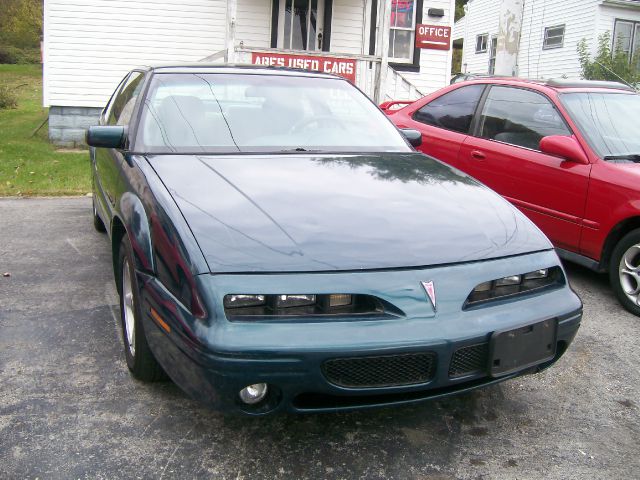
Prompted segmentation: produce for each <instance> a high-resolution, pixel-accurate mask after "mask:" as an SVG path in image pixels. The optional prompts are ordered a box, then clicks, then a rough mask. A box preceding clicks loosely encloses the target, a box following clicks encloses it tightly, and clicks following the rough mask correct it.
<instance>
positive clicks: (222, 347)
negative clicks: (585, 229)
mask: <svg viewBox="0 0 640 480" xmlns="http://www.w3.org/2000/svg"><path fill="white" fill-rule="evenodd" d="M557 264H558V261H557V257H556V256H555V254H554V253H553V252H541V253H537V254H531V255H524V256H519V257H513V258H509V259H501V260H492V261H489V262H477V263H473V264H465V265H458V266H448V267H441V268H432V269H418V270H407V271H393V272H359V273H353V274H311V275H305V274H292V275H275V276H272V275H236V276H234V275H225V276H206V278H202V279H200V281H201V282H204V285H201V287H202V288H201V290H202V291H203V292H215V293H216V295H218V300H219V298H222V296H224V294H226V293H230V292H239V291H246V292H252V293H253V292H257V291H259V292H264V293H275V292H278V291H279V292H289V293H294V292H292V291H291V287H290V285H296V287H295V288H296V289H299V290H296V293H298V292H300V293H301V292H318V293H329V292H334V293H335V292H349V293H358V292H359V291H362V292H367V293H372V294H375V295H378V296H381V297H383V298H384V299H385V300H388V301H390V302H391V303H393V304H394V305H397V306H398V307H399V308H401V309H402V311H403V312H404V313H405V316H403V317H398V318H391V319H381V320H373V321H348V320H347V319H341V321H323V322H319V321H315V322H302V321H296V322H292V321H288V322H230V321H228V320H227V319H226V318H225V317H224V313H223V312H222V313H221V311H220V309H221V305H220V302H219V301H218V302H216V299H215V298H206V304H207V305H209V306H212V312H211V313H212V315H211V318H210V319H208V320H206V321H202V320H197V319H194V318H192V317H191V316H190V315H189V314H188V311H187V310H186V309H184V308H182V307H181V306H180V305H179V304H177V303H176V301H175V299H173V297H171V296H170V294H169V293H168V292H167V291H166V290H165V289H164V288H163V287H162V285H161V284H160V283H159V282H157V280H155V278H153V277H145V276H144V275H142V274H140V277H139V280H140V282H139V284H140V285H142V292H141V293H142V298H143V312H149V311H150V308H154V309H155V310H156V311H158V312H160V313H161V315H162V316H163V318H164V319H165V321H166V322H167V324H169V325H170V326H171V331H170V332H167V331H166V330H164V329H162V328H160V327H159V326H158V325H157V324H156V323H155V322H154V320H153V319H152V318H151V316H150V315H149V314H147V313H145V314H144V315H143V316H144V328H145V333H146V335H147V338H148V341H149V344H150V346H151V349H152V351H153V352H154V355H155V356H156V358H157V359H158V361H159V362H160V363H161V364H162V366H163V368H164V369H165V370H166V371H167V373H168V374H169V376H170V377H171V378H172V379H173V380H174V382H175V383H176V384H178V385H179V386H180V387H181V388H182V389H183V390H184V391H186V392H187V393H188V394H189V395H190V396H192V397H193V398H196V399H198V400H201V401H203V402H205V403H207V404H210V405H212V406H214V407H215V408H218V409H221V410H235V411H242V412H244V413H248V414H252V415H260V414H265V413H271V412H275V411H290V412H327V411H337V410H351V409H359V408H370V407H378V406H385V405H397V404H407V403H414V402H420V401H423V400H426V399H431V398H439V397H442V396H446V395H451V394H454V393H460V392H464V391H468V390H471V389H475V388H478V387H481V386H485V385H490V384H493V383H497V382H500V381H503V380H506V379H508V378H513V377H515V376H518V375H522V374H525V373H533V372H536V371H539V370H542V369H544V368H546V367H548V366H550V365H551V364H553V363H554V362H555V361H557V359H558V358H560V356H561V355H562V354H563V353H564V352H565V351H566V349H567V347H568V346H569V344H570V343H571V341H572V340H573V338H574V336H575V334H576V332H577V330H578V328H579V325H580V320H581V317H582V308H581V307H582V306H581V303H580V300H579V299H578V298H577V296H576V295H575V294H574V293H573V292H572V291H571V289H570V288H569V287H568V286H565V287H563V288H560V289H556V290H552V291H548V292H544V293H540V294H536V295H530V296H527V297H523V298H521V299H517V300H511V301H509V302H504V303H495V304H493V305H490V306H487V307H483V308H479V309H474V310H473V311H463V310H462V308H461V306H462V304H463V302H464V299H465V298H466V296H467V295H468V293H469V292H470V291H471V289H472V288H473V286H475V285H477V284H479V283H481V282H482V281H486V280H487V278H499V277H502V276H506V275H510V274H515V273H522V272H526V271H533V270H535V269H537V268H545V267H549V266H553V265H557ZM420 280H423V281H424V280H433V281H434V284H435V285H436V288H437V289H438V293H439V303H438V310H437V311H436V310H435V309H433V308H432V307H431V305H430V303H429V302H428V300H427V299H426V296H425V293H424V290H421V288H422V287H421V286H420ZM207 282H210V283H209V284H208V286H207ZM348 284H350V285H348ZM239 285H242V286H243V287H244V288H248V289H249V290H237V289H238V288H240V287H239ZM376 285H377V287H376ZM256 288H260V290H256ZM312 288H313V289H312ZM355 288H359V289H360V290H358V291H356V290H354V289H355ZM283 289H284V290H283ZM205 295H206V294H205ZM385 295H386V297H385ZM546 319H556V320H557V322H558V329H557V336H556V355H555V357H554V358H552V359H550V360H548V361H545V362H542V363H539V364H537V365H533V366H531V365H529V366H527V367H526V368H522V369H521V370H518V371H515V372H512V373H510V374H508V375H505V376H501V377H492V376H491V375H490V374H489V366H488V362H489V353H488V344H489V341H490V338H491V335H492V333H493V332H495V331H498V330H506V329H511V328H517V327H520V326H523V325H529V324H532V323H537V322H539V321H541V320H546ZM483 346H485V347H484V348H483ZM469 348H470V349H471V350H473V349H475V350H474V352H475V354H474V355H472V356H471V357H472V358H473V361H472V362H471V364H470V365H469V367H470V368H467V370H465V368H464V362H463V363H462V365H463V366H462V367H461V366H460V365H461V364H460V363H459V360H460V355H459V353H460V352H461V351H466V350H465V349H469ZM412 353H429V354H430V355H432V358H433V365H432V373H431V374H430V375H429V378H428V379H427V380H425V381H423V382H420V383H416V384H411V385H399V386H383V387H349V386H341V385H339V384H337V383H336V382H335V380H334V379H330V378H329V377H328V375H327V373H326V371H323V367H324V366H325V365H326V362H327V361H328V360H332V359H340V358H356V357H357V358H365V357H369V356H402V355H407V354H412ZM474 362H475V363H474ZM454 367H455V368H454ZM263 382H264V383H267V384H269V386H270V393H269V395H268V396H267V398H266V399H265V400H264V401H263V402H261V403H260V404H258V405H257V406H249V405H244V404H242V403H241V401H240V400H239V396H238V392H239V391H240V390H241V389H242V388H244V387H245V386H247V385H250V384H254V383H263Z"/></svg>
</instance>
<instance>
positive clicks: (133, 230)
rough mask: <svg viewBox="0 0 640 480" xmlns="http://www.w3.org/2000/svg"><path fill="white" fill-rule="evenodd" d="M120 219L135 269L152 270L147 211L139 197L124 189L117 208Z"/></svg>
mask: <svg viewBox="0 0 640 480" xmlns="http://www.w3.org/2000/svg"><path fill="white" fill-rule="evenodd" d="M118 210H119V212H120V215H121V220H122V222H123V223H124V226H125V229H126V230H127V233H128V234H129V240H130V241H131V247H132V248H133V254H134V259H135V262H136V269H137V270H141V271H146V272H153V271H154V265H153V252H152V249H151V229H150V228H149V220H148V219H147V213H146V212H145V210H144V207H143V206H142V202H141V201H140V199H139V198H138V197H137V196H136V195H135V194H133V193H131V192H129V191H126V192H124V193H123V195H122V196H121V197H120V201H119V208H118Z"/></svg>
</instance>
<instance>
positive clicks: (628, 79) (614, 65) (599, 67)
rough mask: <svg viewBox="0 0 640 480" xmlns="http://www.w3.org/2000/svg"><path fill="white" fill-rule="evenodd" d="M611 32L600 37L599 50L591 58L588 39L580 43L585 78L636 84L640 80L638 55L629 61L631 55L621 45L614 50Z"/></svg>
mask: <svg viewBox="0 0 640 480" xmlns="http://www.w3.org/2000/svg"><path fill="white" fill-rule="evenodd" d="M611 45H612V42H611V33H610V32H605V33H603V34H602V35H600V36H599V37H598V50H597V52H596V55H595V57H593V59H592V58H591V55H590V53H589V48H588V46H587V40H586V39H584V38H583V39H582V40H581V41H580V43H579V44H578V59H579V60H580V67H581V68H582V78H584V79H585V80H609V81H613V82H625V83H627V84H629V85H636V84H638V83H639V82H640V72H639V71H638V68H637V66H638V60H640V59H639V58H638V57H637V56H636V57H635V58H633V59H632V60H631V62H629V56H628V55H627V54H626V53H625V52H623V51H622V50H621V49H620V48H619V47H618V48H616V50H615V51H614V50H613V48H612V47H611Z"/></svg>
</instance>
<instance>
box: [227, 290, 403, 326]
mask: <svg viewBox="0 0 640 480" xmlns="http://www.w3.org/2000/svg"><path fill="white" fill-rule="evenodd" d="M223 303H224V310H225V314H226V315H227V318H229V319H230V320H256V319H258V318H257V317H271V318H273V317H292V316H298V317H300V316H330V315H336V316H337V315H339V316H344V315H364V316H368V315H380V314H384V313H385V302H383V301H381V300H380V299H378V298H376V297H374V296H371V295H353V294H349V293H334V294H322V295H320V294H313V293H311V294H310V293H296V294H292V293H287V294H277V295H262V294H229V295H225V297H224V301H223ZM388 307H389V312H390V313H391V314H392V315H397V314H399V313H400V314H401V312H399V311H398V310H397V309H395V308H394V307H393V306H391V305H388Z"/></svg>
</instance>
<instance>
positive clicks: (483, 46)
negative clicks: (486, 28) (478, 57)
mask: <svg viewBox="0 0 640 480" xmlns="http://www.w3.org/2000/svg"><path fill="white" fill-rule="evenodd" d="M488 42H489V34H488V33H483V34H482V35H477V36H476V53H485V52H486V51H487V43H488Z"/></svg>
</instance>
